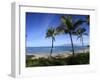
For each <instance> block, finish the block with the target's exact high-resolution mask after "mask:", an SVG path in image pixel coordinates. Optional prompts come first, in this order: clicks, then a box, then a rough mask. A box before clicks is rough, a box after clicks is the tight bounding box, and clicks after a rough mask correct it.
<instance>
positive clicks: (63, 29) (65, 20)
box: [26, 16, 90, 67]
mask: <svg viewBox="0 0 100 80" xmlns="http://www.w3.org/2000/svg"><path fill="white" fill-rule="evenodd" d="M83 23H86V24H88V25H89V16H87V17H86V21H84V20H81V19H78V20H75V21H73V19H72V16H62V17H61V25H60V26H58V27H57V28H53V27H51V28H48V29H47V31H46V38H51V51H50V56H49V58H45V57H41V58H38V59H36V58H34V59H32V58H33V57H35V56H27V55H26V67H35V66H57V65H79V64H89V60H90V59H89V52H87V53H85V52H84V51H83V53H84V54H83V53H76V54H75V52H74V44H73V35H75V36H78V38H80V41H81V42H82V46H84V42H83V35H87V33H86V29H85V28H84V27H81V26H80V25H81V24H83ZM59 34H68V35H69V38H70V41H71V48H72V55H71V56H68V57H61V56H58V58H57V57H53V56H52V53H53V47H54V41H55V36H56V35H59Z"/></svg>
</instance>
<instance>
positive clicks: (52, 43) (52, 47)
mask: <svg viewBox="0 0 100 80" xmlns="http://www.w3.org/2000/svg"><path fill="white" fill-rule="evenodd" d="M52 51H53V37H52V46H51V51H50V58H51V57H52Z"/></svg>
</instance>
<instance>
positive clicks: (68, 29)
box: [57, 16, 84, 55]
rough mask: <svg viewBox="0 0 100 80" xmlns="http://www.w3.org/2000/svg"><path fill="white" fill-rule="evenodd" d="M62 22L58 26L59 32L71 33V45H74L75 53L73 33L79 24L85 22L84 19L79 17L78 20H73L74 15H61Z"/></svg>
mask: <svg viewBox="0 0 100 80" xmlns="http://www.w3.org/2000/svg"><path fill="white" fill-rule="evenodd" d="M61 21H62V24H61V25H60V26H59V27H58V28H57V31H58V33H63V34H69V37H70V40H71V45H72V54H73V55H74V54H75V52H74V45H73V39H72V35H73V33H74V32H75V30H76V29H77V28H78V26H79V25H81V24H82V23H84V21H83V20H81V19H79V20H77V21H76V22H73V20H72V16H67V17H66V16H62V17H61Z"/></svg>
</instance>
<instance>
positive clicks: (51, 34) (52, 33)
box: [46, 27, 57, 57]
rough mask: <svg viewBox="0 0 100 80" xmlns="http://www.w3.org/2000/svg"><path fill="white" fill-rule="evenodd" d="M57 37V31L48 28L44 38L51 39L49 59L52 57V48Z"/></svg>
mask: <svg viewBox="0 0 100 80" xmlns="http://www.w3.org/2000/svg"><path fill="white" fill-rule="evenodd" d="M56 35H57V31H56V29H55V28H53V27H50V28H48V29H47V31H46V38H51V43H52V45H51V51H50V57H51V56H52V52H53V47H54V41H55V36H56Z"/></svg>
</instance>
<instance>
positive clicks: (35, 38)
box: [26, 12, 89, 47]
mask: <svg viewBox="0 0 100 80" xmlns="http://www.w3.org/2000/svg"><path fill="white" fill-rule="evenodd" d="M62 15H63V14H51V13H31V12H26V35H27V37H26V46H27V47H40V46H51V39H50V38H49V39H46V38H45V36H46V35H45V33H46V31H47V29H48V28H49V27H51V26H52V27H54V28H55V27H57V26H59V25H60V24H61V16H62ZM66 15H67V14H66ZM72 16H73V20H75V19H86V16H85V15H74V14H73V15H72ZM81 26H82V27H85V28H86V29H87V33H89V26H88V25H87V24H83V25H81ZM83 37H84V43H85V44H86V45H88V44H89V36H83ZM55 39H56V41H55V42H54V45H55V46H59V45H65V44H70V38H69V35H59V36H56V37H55ZM76 39H77V36H73V42H74V44H77V45H81V42H80V40H76Z"/></svg>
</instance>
